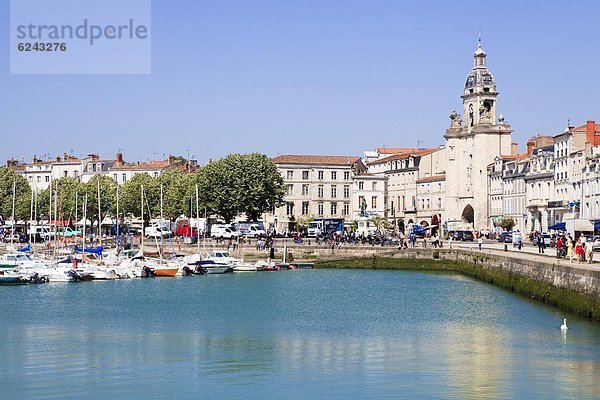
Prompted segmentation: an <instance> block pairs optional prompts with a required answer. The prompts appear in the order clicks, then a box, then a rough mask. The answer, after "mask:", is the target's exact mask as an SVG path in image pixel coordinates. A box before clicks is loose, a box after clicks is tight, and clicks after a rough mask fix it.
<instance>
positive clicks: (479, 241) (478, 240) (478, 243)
mask: <svg viewBox="0 0 600 400" xmlns="http://www.w3.org/2000/svg"><path fill="white" fill-rule="evenodd" d="M481 245H483V238H482V237H481V236H479V239H477V247H479V250H481Z"/></svg>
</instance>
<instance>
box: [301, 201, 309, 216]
mask: <svg viewBox="0 0 600 400" xmlns="http://www.w3.org/2000/svg"><path fill="white" fill-rule="evenodd" d="M302 215H308V201H303V202H302Z"/></svg>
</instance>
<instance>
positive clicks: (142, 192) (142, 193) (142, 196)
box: [140, 185, 145, 256]
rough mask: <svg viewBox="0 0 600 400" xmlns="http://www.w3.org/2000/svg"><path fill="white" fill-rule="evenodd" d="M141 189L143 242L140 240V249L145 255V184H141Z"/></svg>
mask: <svg viewBox="0 0 600 400" xmlns="http://www.w3.org/2000/svg"><path fill="white" fill-rule="evenodd" d="M140 190H141V196H140V198H141V199H142V204H141V205H142V208H140V210H141V211H142V238H141V242H140V250H141V251H142V256H143V255H144V233H145V232H144V185H141V186H140Z"/></svg>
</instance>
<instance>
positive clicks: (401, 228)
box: [398, 219, 404, 233]
mask: <svg viewBox="0 0 600 400" xmlns="http://www.w3.org/2000/svg"><path fill="white" fill-rule="evenodd" d="M398 232H401V233H404V220H403V219H399V220H398Z"/></svg>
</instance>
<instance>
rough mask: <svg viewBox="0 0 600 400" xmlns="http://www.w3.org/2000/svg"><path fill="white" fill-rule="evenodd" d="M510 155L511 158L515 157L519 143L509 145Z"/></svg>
mask: <svg viewBox="0 0 600 400" xmlns="http://www.w3.org/2000/svg"><path fill="white" fill-rule="evenodd" d="M510 154H511V155H512V156H516V155H517V154H519V143H517V142H512V143H511V144H510Z"/></svg>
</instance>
